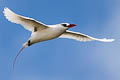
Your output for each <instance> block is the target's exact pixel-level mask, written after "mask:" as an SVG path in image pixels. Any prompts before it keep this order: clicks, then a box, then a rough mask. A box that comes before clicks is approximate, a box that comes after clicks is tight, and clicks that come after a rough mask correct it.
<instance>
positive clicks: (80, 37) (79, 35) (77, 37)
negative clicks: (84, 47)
mask: <svg viewBox="0 0 120 80" xmlns="http://www.w3.org/2000/svg"><path fill="white" fill-rule="evenodd" d="M59 38H68V39H74V40H78V41H84V42H85V41H93V40H96V41H101V42H112V41H114V39H106V38H104V39H98V38H93V37H91V36H88V35H85V34H82V33H79V32H73V31H68V30H67V31H66V32H65V33H63V34H62V35H61V36H60V37H59Z"/></svg>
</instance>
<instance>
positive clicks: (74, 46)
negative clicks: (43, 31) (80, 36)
mask: <svg viewBox="0 0 120 80" xmlns="http://www.w3.org/2000/svg"><path fill="white" fill-rule="evenodd" d="M6 6H7V7H8V8H10V9H12V10H13V11H14V12H16V13H18V14H21V15H23V16H28V17H31V18H34V19H36V20H38V21H41V22H43V23H45V24H57V23H62V22H69V23H75V24H77V25H78V26H77V27H74V28H72V29H70V30H73V31H77V32H81V33H84V34H88V35H90V36H93V37H96V38H115V39H116V41H115V42H112V43H102V42H97V41H93V42H78V41H74V40H68V39H54V40H49V41H46V42H41V43H38V44H35V45H33V46H31V47H29V48H26V49H25V50H24V51H23V52H22V54H21V55H20V56H19V58H18V60H17V63H16V66H15V67H16V69H15V74H14V76H13V69H12V64H13V60H14V57H15V55H16V53H17V52H18V51H19V49H20V48H21V47H22V44H23V43H24V42H26V41H27V39H28V38H29V37H30V32H28V31H27V30H25V29H24V28H23V27H21V25H17V24H13V23H11V22H8V21H7V20H6V19H5V17H4V16H3V13H2V12H3V9H4V7H6ZM119 8H120V1H119V0H12V1H11V0H0V26H1V29H0V37H1V38H0V44H1V45H0V64H1V65H0V80H120V62H119V61H120V9H119ZM13 78H14V79H13Z"/></svg>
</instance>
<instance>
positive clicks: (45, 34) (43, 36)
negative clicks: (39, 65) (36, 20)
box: [30, 28, 65, 43]
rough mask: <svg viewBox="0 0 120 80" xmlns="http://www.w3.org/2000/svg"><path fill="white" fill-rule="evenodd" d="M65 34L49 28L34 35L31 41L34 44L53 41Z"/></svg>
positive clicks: (59, 30) (62, 31)
mask: <svg viewBox="0 0 120 80" xmlns="http://www.w3.org/2000/svg"><path fill="white" fill-rule="evenodd" d="M64 32H65V30H61V29H54V28H47V29H44V30H41V31H37V32H34V33H32V36H31V38H30V40H31V41H32V43H36V42H41V41H46V40H51V39H54V38H57V37H59V36H60V35H61V34H63V33H64Z"/></svg>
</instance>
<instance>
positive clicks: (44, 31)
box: [3, 8, 114, 68]
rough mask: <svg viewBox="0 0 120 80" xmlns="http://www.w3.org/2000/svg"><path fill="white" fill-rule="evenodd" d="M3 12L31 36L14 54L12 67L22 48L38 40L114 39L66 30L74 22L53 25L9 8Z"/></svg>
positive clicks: (105, 40) (103, 40)
mask: <svg viewBox="0 0 120 80" xmlns="http://www.w3.org/2000/svg"><path fill="white" fill-rule="evenodd" d="M3 13H4V16H5V17H6V19H8V21H10V22H13V23H16V24H21V25H22V26H23V27H24V28H25V29H27V30H29V31H31V32H32V33H31V37H30V38H29V39H28V41H27V42H25V43H24V44H23V47H22V49H21V50H20V51H19V52H18V53H17V55H16V56H15V59H14V63H13V68H14V65H15V63H16V59H17V57H18V55H19V54H20V53H21V51H22V50H23V49H24V48H26V47H28V46H31V45H32V44H35V43H38V42H42V41H46V40H51V39H54V38H69V39H74V40H78V41H83V42H85V41H93V40H96V41H101V42H112V41H114V39H106V38H104V39H98V38H94V37H91V36H88V35H85V34H82V33H79V32H73V31H69V30H68V29H69V28H71V27H73V26H76V24H69V23H61V24H55V25H46V24H43V23H42V22H39V21H37V20H34V19H32V18H28V17H24V16H21V15H18V14H16V13H14V12H13V11H12V10H10V9H9V8H4V11H3Z"/></svg>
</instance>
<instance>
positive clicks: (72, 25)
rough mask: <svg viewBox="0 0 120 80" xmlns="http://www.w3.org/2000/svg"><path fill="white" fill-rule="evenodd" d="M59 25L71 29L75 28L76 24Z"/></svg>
mask: <svg viewBox="0 0 120 80" xmlns="http://www.w3.org/2000/svg"><path fill="white" fill-rule="evenodd" d="M60 25H61V26H62V27H64V28H72V27H74V26H77V25H76V24H69V23H61V24H60Z"/></svg>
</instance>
